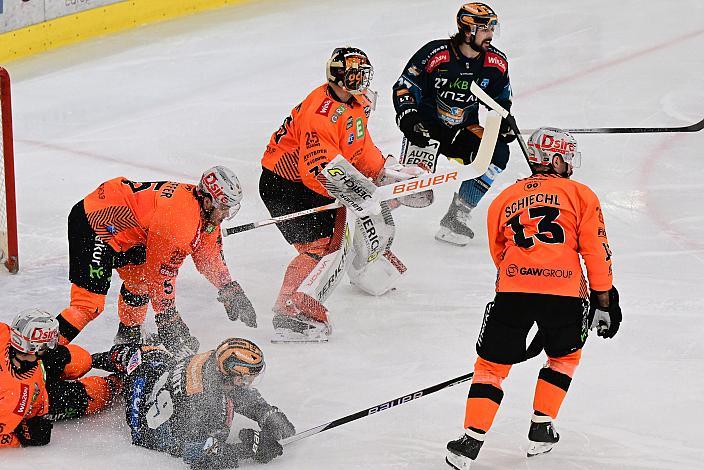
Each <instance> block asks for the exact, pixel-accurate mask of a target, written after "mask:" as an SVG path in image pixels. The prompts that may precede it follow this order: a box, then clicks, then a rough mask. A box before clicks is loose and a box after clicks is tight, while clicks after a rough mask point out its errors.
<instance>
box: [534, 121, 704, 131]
mask: <svg viewBox="0 0 704 470" xmlns="http://www.w3.org/2000/svg"><path fill="white" fill-rule="evenodd" d="M702 129H704V119H702V120H701V121H699V122H696V123H694V124H690V125H688V126H679V127H584V128H578V129H565V130H566V131H567V132H569V133H571V134H649V133H658V132H699V131H701V130H702ZM534 131H535V129H526V130H524V131H523V133H524V134H532V133H533V132H534Z"/></svg>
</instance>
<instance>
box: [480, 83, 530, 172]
mask: <svg viewBox="0 0 704 470" xmlns="http://www.w3.org/2000/svg"><path fill="white" fill-rule="evenodd" d="M469 91H471V92H472V94H473V95H474V96H476V97H477V99H478V100H479V101H481V102H482V103H484V105H485V106H487V107H488V108H489V109H491V110H493V111H496V112H497V113H499V114H500V115H501V117H502V118H504V119H505V120H506V122H508V125H509V126H511V129H512V130H513V133H514V134H515V135H516V140H517V141H518V145H520V147H521V151H522V152H523V156H524V157H525V158H526V162H528V164H530V160H529V159H528V146H527V145H526V142H525V141H524V140H523V137H521V131H520V129H518V124H516V118H515V117H513V114H511V113H509V112H508V111H507V110H506V109H504V108H503V106H501V105H500V104H499V103H497V102H496V101H495V100H494V98H492V97H491V96H489V95H488V94H487V93H486V91H484V90H483V89H482V88H481V87H480V86H479V85H477V83H476V82H472V84H471V85H470V86H469Z"/></svg>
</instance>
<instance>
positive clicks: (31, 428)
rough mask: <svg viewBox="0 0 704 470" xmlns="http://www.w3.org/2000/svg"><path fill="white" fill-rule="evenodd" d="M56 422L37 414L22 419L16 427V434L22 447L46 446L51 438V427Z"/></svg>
mask: <svg viewBox="0 0 704 470" xmlns="http://www.w3.org/2000/svg"><path fill="white" fill-rule="evenodd" d="M53 426H54V424H53V423H52V422H51V421H49V420H48V419H46V418H43V417H41V416H36V417H34V418H30V419H25V420H22V422H21V423H20V424H19V425H18V426H17V428H16V429H15V435H16V436H17V439H19V441H20V444H22V447H28V446H45V445H47V444H48V443H49V441H50V440H51V428H52V427H53Z"/></svg>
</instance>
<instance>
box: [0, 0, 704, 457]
mask: <svg viewBox="0 0 704 470" xmlns="http://www.w3.org/2000/svg"><path fill="white" fill-rule="evenodd" d="M494 3H495V4H496V7H497V10H498V13H499V15H500V17H501V23H502V25H501V26H502V28H501V37H500V38H499V39H497V40H496V41H495V44H496V46H497V47H499V48H500V49H502V50H504V51H505V52H506V53H507V54H508V57H509V60H510V67H511V77H512V83H513V86H514V91H515V106H514V111H515V114H516V116H517V120H518V123H519V125H521V126H524V127H525V128H533V127H538V126H540V125H554V126H565V127H602V126H679V125H684V124H689V123H692V122H696V121H698V120H699V119H701V118H702V114H703V113H702V111H703V110H704V91H702V90H703V89H704V78H702V77H704V54H702V47H704V3H702V2H701V1H700V0H680V1H669V2H649V1H635V0H626V1H619V2H613V1H607V0H595V1H590V2H587V3H585V2H582V1H577V0H571V1H561V2H555V1H548V0H532V1H519V0H502V1H501V2H494ZM459 4H460V2H456V1H449V0H443V1H431V0H397V1H380V0H358V1H356V2H346V1H303V0H299V1H281V2H260V3H253V4H249V5H245V6H239V7H232V8H226V9H223V10H219V11H214V12H210V13H204V14H200V15H197V16H193V17H189V18H185V19H181V20H177V21H171V22H166V23H162V24H158V25H154V26H149V27H142V28H139V29H136V30H134V31H131V32H127V33H124V34H118V35H112V36H108V37H105V38H101V39H97V40H94V41H91V42H88V43H84V44H79V45H75V46H72V47H67V48H63V49H60V50H56V51H54V52H50V53H47V54H43V55H40V56H37V57H34V58H31V59H27V60H23V61H19V62H15V63H11V64H9V70H10V73H11V74H12V77H13V79H14V88H13V105H14V122H15V136H16V167H17V169H16V171H17V190H18V196H17V199H18V206H19V207H18V212H19V230H20V235H19V236H20V253H21V272H20V274H18V275H16V276H11V275H9V274H6V273H4V272H3V273H0V298H1V299H2V301H3V302H2V305H3V307H2V309H1V310H0V320H1V321H5V322H9V321H10V320H11V318H12V317H13V316H14V314H15V313H16V312H17V311H19V310H21V309H23V308H28V307H34V306H39V307H42V308H45V309H48V310H50V311H52V312H59V311H60V310H61V309H62V308H63V307H64V306H65V305H66V304H67V302H68V293H69V283H68V281H67V271H68V258H67V243H66V217H67V215H68V212H69V210H70V208H71V206H72V205H73V204H74V203H75V202H76V201H78V200H79V199H80V198H81V197H83V196H84V195H85V194H87V193H88V192H89V191H91V190H93V189H94V188H95V187H96V186H97V185H98V184H99V183H100V182H101V181H103V180H106V179H108V178H111V177H114V176H117V175H124V176H128V177H130V178H132V179H136V180H155V179H164V178H171V179H176V180H181V181H193V180H195V178H196V177H197V175H199V174H200V172H201V171H202V170H203V169H205V168H207V167H209V166H211V165H213V164H225V165H227V166H230V167H232V168H233V169H235V170H236V172H237V173H238V175H239V177H240V181H241V182H242V184H243V187H244V194H245V197H244V201H243V204H242V210H241V211H240V214H239V215H238V217H237V219H236V221H237V222H238V223H246V222H250V221H253V220H259V219H262V218H265V217H268V214H267V213H266V211H265V208H264V205H263V204H262V203H261V201H260V200H259V197H258V194H257V184H258V177H259V172H260V170H259V168H260V166H259V159H260V157H261V154H262V153H263V151H264V147H265V145H266V143H267V141H268V139H269V136H270V135H271V133H272V132H273V131H274V130H275V129H276V128H278V126H279V125H280V123H281V121H282V120H283V118H284V117H285V116H287V115H288V113H289V111H290V109H291V108H292V107H293V106H295V105H296V104H297V103H298V102H299V101H300V100H301V99H302V98H303V97H304V96H305V95H306V94H307V93H308V92H309V91H310V90H311V89H312V88H313V87H314V86H316V85H317V84H319V83H321V82H322V80H323V79H324V75H323V73H324V67H323V64H324V63H325V60H326V59H327V57H328V55H329V53H330V51H331V50H332V49H333V48H334V47H336V46H339V45H346V44H352V45H355V46H358V47H361V48H362V49H364V50H365V51H366V52H367V53H368V54H369V56H370V58H371V60H372V62H373V64H374V66H375V78H374V82H373V87H374V88H376V89H377V90H378V91H379V92H380V102H379V107H378V110H377V112H376V113H375V114H374V115H373V117H372V119H371V122H370V131H371V133H372V135H373V136H374V139H375V142H376V143H377V145H378V146H379V147H380V148H381V149H382V151H384V152H388V153H397V152H398V148H399V142H400V133H399V131H398V130H397V129H396V127H395V124H394V114H393V107H392V105H391V98H390V95H391V92H390V88H391V85H392V83H393V82H394V80H395V79H396V78H397V76H398V75H399V73H400V72H401V70H402V67H403V66H404V64H405V62H406V60H408V58H409V57H410V55H411V54H412V53H413V52H414V51H415V50H416V49H417V48H418V47H420V46H421V45H422V44H424V43H425V42H427V41H429V40H431V39H436V38H441V37H445V36H446V34H448V33H450V32H452V31H453V30H454V15H455V13H456V10H457V8H458V6H459ZM578 139H579V142H580V145H581V147H582V148H581V150H582V154H583V167H582V168H580V169H578V170H577V172H576V175H575V179H577V180H580V181H583V182H585V183H587V184H589V185H590V186H591V187H592V188H593V189H594V190H595V191H596V193H597V194H599V196H600V197H601V199H602V202H603V206H604V211H605V215H606V222H607V226H608V232H609V237H610V242H611V248H612V249H613V252H614V269H615V283H616V285H617V286H618V287H619V290H620V292H621V297H622V307H623V312H624V317H625V319H624V322H623V324H622V327H621V332H620V333H619V335H618V336H617V337H616V338H615V339H613V340H611V341H603V340H601V339H599V338H596V337H595V338H592V339H590V341H589V342H588V344H587V346H586V348H585V353H584V356H583V360H582V364H581V366H580V368H579V369H578V371H577V373H576V376H575V378H574V381H573V383H572V389H571V390H570V393H569V395H568V398H567V400H566V402H565V404H564V407H563V409H562V412H561V415H560V420H559V421H558V428H559V430H560V432H561V435H562V439H561V441H560V443H559V445H558V446H556V447H555V449H554V450H553V451H552V452H551V453H550V454H549V455H545V456H541V457H538V458H535V459H531V460H530V461H528V460H527V459H526V457H525V449H526V446H527V437H526V436H527V432H528V425H529V420H530V416H531V413H532V407H531V404H532V394H533V388H534V384H535V380H536V376H537V372H538V369H539V367H540V365H541V362H540V361H541V359H534V360H532V361H530V362H529V363H527V364H523V365H521V366H517V367H515V368H514V369H513V371H512V373H511V376H510V377H509V378H508V379H507V380H506V382H505V383H504V385H505V387H504V388H505V392H506V397H505V399H504V403H503V405H502V407H501V410H500V411H499V414H498V416H497V419H496V422H495V425H494V427H493V429H492V431H491V433H490V435H489V436H488V437H487V441H486V444H485V446H484V448H483V450H482V453H481V456H480V460H478V461H477V463H476V465H475V467H476V468H477V469H493V468H506V469H508V468H524V469H538V468H540V469H548V470H558V469H559V470H563V469H618V470H622V469H635V468H648V469H670V468H677V469H694V468H702V466H703V465H704V464H702V457H704V431H703V429H704V426H703V425H702V422H703V421H704V394H703V393H702V389H703V388H704V366H703V365H702V364H704V344H703V343H702V340H701V337H702V332H703V331H704V316H703V313H702V301H703V300H704V296H703V295H702V291H701V279H702V277H703V275H704V269H703V261H704V241H702V236H701V234H702V233H704V216H703V215H702V210H701V206H702V203H703V202H704V199H703V197H702V190H703V189H704V185H703V184H702V180H703V179H704V170H703V169H702V168H703V164H702V150H701V149H702V148H703V147H704V133H698V134H653V135H634V136H614V135H594V136H579V137H578ZM526 174H527V168H526V164H525V162H524V161H523V158H522V156H521V154H520V150H519V148H518V146H517V145H515V144H513V145H512V158H511V162H510V163H509V166H508V169H507V170H506V172H505V173H504V174H502V175H500V176H499V178H498V181H497V183H496V185H495V186H494V188H492V190H491V192H490V194H489V195H488V197H492V196H494V195H496V194H497V193H498V191H500V190H501V188H502V187H505V186H506V185H508V184H509V183H510V182H512V181H513V180H515V179H516V178H518V177H522V176H525V175H526ZM436 197H437V202H436V203H435V204H434V205H433V206H431V207H430V208H428V209H424V210H417V211H414V210H410V209H401V210H399V211H397V212H395V217H396V222H397V226H398V236H397V242H396V243H397V244H396V250H395V251H396V253H397V254H398V256H399V257H400V258H401V259H402V260H403V261H404V262H405V263H406V265H407V266H408V268H409V270H408V274H407V276H406V278H405V279H403V281H402V282H401V283H400V284H399V286H398V290H396V291H395V292H392V293H390V294H389V295H387V296H385V297H382V298H371V297H367V296H365V295H363V294H361V293H359V292H357V291H355V290H354V289H353V288H352V287H351V286H349V285H348V284H347V283H346V282H345V283H344V284H343V285H341V286H340V287H339V289H338V290H337V291H336V293H335V294H334V295H333V296H332V297H331V299H330V300H329V307H330V310H331V311H332V314H333V320H334V324H335V333H334V335H333V336H332V338H331V341H330V343H328V344H321V345H271V344H268V337H269V334H270V333H271V326H270V325H271V324H270V320H271V316H272V314H271V312H270V308H271V306H272V304H273V301H274V296H275V293H276V291H277V290H278V287H279V283H280V281H281V278H282V275H283V268H284V266H285V265H286V264H287V262H288V261H289V259H290V258H291V257H292V256H293V250H292V249H291V248H290V247H289V246H288V245H287V244H286V243H285V242H284V240H283V239H282V237H281V236H280V234H279V233H278V231H277V230H276V229H274V228H273V227H269V228H262V229H258V230H255V231H251V232H247V233H243V234H240V235H237V236H234V237H230V238H227V239H226V240H225V249H226V256H227V260H228V263H229V265H230V267H231V269H232V271H233V273H234V275H235V277H236V278H237V279H239V280H240V282H241V283H242V285H243V286H244V288H245V290H246V292H247V293H248V295H249V296H250V298H251V299H252V300H253V302H254V305H255V307H256V309H257V311H258V315H259V325H260V326H259V328H258V329H257V330H250V329H247V328H246V327H244V326H243V325H242V324H241V323H235V324H233V323H230V322H229V321H228V320H227V318H226V315H225V312H224V311H223V309H222V306H221V305H220V304H219V303H218V302H217V301H216V300H215V296H216V292H215V290H214V289H213V288H212V287H211V286H210V285H209V284H208V283H207V281H205V279H203V278H202V277H201V276H200V275H198V274H197V273H196V272H195V269H194V268H193V265H192V263H191V262H190V261H187V265H186V266H185V267H184V269H183V270H182V272H181V275H180V277H179V283H178V306H179V309H180V311H181V312H182V314H183V316H184V318H185V319H186V320H187V321H188V322H189V324H190V325H191V328H192V329H193V331H194V332H195V334H196V335H197V336H199V337H200V338H201V342H202V344H203V345H204V347H214V346H215V345H216V344H217V343H218V342H219V340H220V339H222V338H223V336H226V335H228V336H229V335H244V336H247V337H250V338H251V339H253V340H254V341H255V342H257V343H259V344H260V345H262V346H263V348H264V350H265V353H266V357H267V362H268V367H267V372H266V377H265V380H264V381H263V383H262V384H261V387H260V390H261V392H262V393H263V394H264V396H265V397H267V398H268V399H269V401H270V402H272V403H274V404H276V405H278V406H279V407H281V408H282V409H283V410H285V412H286V413H287V414H288V415H289V417H290V418H291V420H292V421H293V422H294V423H295V425H296V426H297V428H298V429H299V430H304V429H307V428H310V427H313V426H316V425H318V424H322V423H325V422H327V421H331V420H333V419H335V418H338V417H341V416H344V415H346V414H349V413H352V412H355V411H358V410H360V409H364V408H366V407H368V406H371V405H374V404H376V403H380V402H383V401H385V400H390V399H392V398H395V397H397V396H399V395H403V394H405V393H409V392H412V391H415V390H418V389H421V388H424V387H426V386H430V385H432V384H435V383H438V382H442V381H444V380H447V379H450V378H452V377H456V376H459V375H462V374H464V373H466V372H468V371H469V370H471V367H472V365H473V362H474V359H475V357H476V356H475V352H474V342H475V340H476V336H477V332H478V330H479V327H480V324H481V317H482V313H483V311H484V305H485V303H486V302H488V301H489V300H491V298H492V292H493V282H494V277H495V270H494V267H493V264H492V262H491V259H490V257H489V254H488V251H487V244H486V234H485V230H484V229H483V227H484V222H483V218H484V216H485V214H486V207H487V203H486V202H483V203H482V204H481V205H480V207H479V208H478V210H477V211H476V212H475V217H474V219H473V223H475V225H474V229H475V233H476V234H477V236H476V238H475V239H474V241H473V242H472V244H471V245H470V246H469V247H466V248H455V247H452V246H448V245H441V244H439V243H438V242H436V241H435V240H434V239H433V234H434V232H435V230H436V229H437V226H438V222H439V220H440V218H441V217H442V214H443V213H444V211H445V210H446V208H447V205H448V204H449V201H450V199H451V191H449V190H443V191H439V192H438V193H437V196H436ZM118 288H119V283H118V282H115V286H113V289H112V291H111V293H110V296H109V299H108V304H107V308H106V312H105V313H103V315H102V316H101V317H100V318H99V319H98V320H96V321H95V322H93V323H92V324H91V325H90V326H89V327H88V328H87V329H86V331H85V332H84V333H83V334H81V336H80V337H79V341H78V343H79V344H82V345H84V346H85V347H87V348H88V349H90V350H93V351H96V350H102V349H105V348H107V347H108V346H109V345H110V342H111V341H112V337H113V335H114V333H115V331H116V326H117V315H116V313H115V299H116V295H117V290H118ZM466 393H467V386H466V384H463V385H460V386H458V387H454V388H452V389H447V390H443V391H441V392H438V393H436V394H433V395H430V396H429V397H426V398H423V399H422V400H418V401H414V402H412V403H409V404H405V405H403V406H399V407H397V408H395V409H393V410H391V411H387V412H384V413H381V414H378V415H375V416H371V417H368V418H364V419H362V420H358V421H355V422H354V423H351V424H348V425H345V426H342V427H339V428H336V429H334V430H331V431H328V432H325V433H322V434H318V435H316V436H313V437H310V438H308V439H306V440H303V441H300V442H297V443H295V444H293V445H291V446H290V447H287V448H286V451H285V455H284V456H283V457H282V458H280V459H277V460H276V461H274V462H272V463H271V464H269V465H267V468H270V469H272V470H273V469H306V470H307V469H331V468H332V469H340V470H350V469H379V470H391V469H418V470H427V469H443V468H446V465H445V463H444V447H445V443H446V442H447V441H448V440H449V439H453V438H455V437H456V436H457V435H458V434H459V432H460V431H461V426H462V420H463V415H464V403H465V398H466ZM123 421H124V420H123V417H122V412H121V411H120V410H119V409H115V410H112V411H111V412H109V413H106V414H105V415H102V416H98V417H95V418H91V419H85V420H82V421H80V422H74V423H65V424H58V425H57V426H56V427H55V431H54V433H55V434H54V436H53V439H52V443H51V445H50V446H49V447H46V448H38V449H24V450H17V451H14V450H11V451H3V455H2V460H1V463H0V467H2V468H3V469H9V468H12V469H15V468H21V469H26V468H29V467H31V468H51V469H62V468H70V469H72V470H75V469H79V468H80V469H83V468H86V469H88V468H101V469H105V470H108V469H126V468H138V467H141V468H150V469H153V470H157V469H166V468H181V467H182V464H181V463H180V462H179V461H178V460H176V459H174V458H172V457H169V456H168V455H165V454H159V453H156V452H151V451H147V450H144V449H139V448H136V447H132V446H131V445H130V444H129V436H128V433H127V429H126V426H125V424H124V423H123Z"/></svg>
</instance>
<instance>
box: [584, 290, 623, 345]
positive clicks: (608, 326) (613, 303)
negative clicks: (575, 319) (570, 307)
mask: <svg viewBox="0 0 704 470" xmlns="http://www.w3.org/2000/svg"><path fill="white" fill-rule="evenodd" d="M602 294H603V292H602ZM618 301H619V296H618V291H617V290H616V288H615V287H612V288H611V290H610V291H609V305H608V306H603V305H602V304H601V303H600V302H599V293H598V292H596V291H591V293H590V294H589V318H588V320H589V329H590V330H592V329H594V328H596V334H597V335H598V336H601V337H602V338H613V337H614V336H616V333H617V332H618V328H619V326H620V325H621V320H622V318H623V317H622V315H621V306H620V305H619V303H618Z"/></svg>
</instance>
